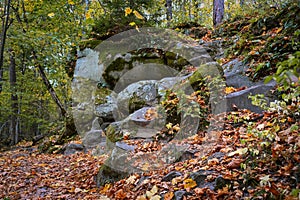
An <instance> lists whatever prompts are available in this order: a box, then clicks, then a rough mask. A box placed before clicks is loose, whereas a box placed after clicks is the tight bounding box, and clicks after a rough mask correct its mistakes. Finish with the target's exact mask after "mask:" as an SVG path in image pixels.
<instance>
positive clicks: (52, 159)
mask: <svg viewBox="0 0 300 200" xmlns="http://www.w3.org/2000/svg"><path fill="white" fill-rule="evenodd" d="M257 116H258V114H255V113H251V112H249V111H247V110H239V111H236V112H231V113H228V114H227V117H226V122H225V125H224V130H220V131H215V135H216V136H217V138H216V143H215V144H214V146H211V147H209V148H206V149H203V147H201V146H202V145H203V144H205V140H206V137H204V135H205V133H201V132H199V133H198V134H197V135H194V136H192V137H189V138H187V139H184V140H183V141H182V143H184V144H189V145H191V147H192V148H194V149H198V150H200V151H199V152H198V153H197V152H196V153H195V154H194V155H193V156H192V157H190V158H187V159H186V160H183V161H181V162H177V163H174V164H169V165H167V166H165V167H164V168H162V169H159V170H155V171H148V170H147V169H145V172H144V173H142V174H132V175H131V176H129V177H128V178H126V179H122V180H120V181H118V182H116V183H113V184H106V185H105V186H103V187H100V188H97V187H96V183H95V180H94V177H95V175H96V174H97V172H98V170H99V168H100V166H101V164H103V162H104V160H105V159H106V157H105V156H103V157H94V156H92V155H91V154H90V153H76V154H72V155H62V154H44V153H39V152H38V151H37V150H36V149H37V148H36V147H34V146H31V143H25V142H23V143H20V144H18V145H17V146H15V147H14V148H13V149H12V150H9V151H4V152H1V153H0V165H1V168H0V198H1V199H161V198H160V197H161V196H163V197H164V199H173V197H174V195H175V196H176V191H185V194H184V197H182V199H253V198H254V199H298V198H299V194H300V193H299V190H300V164H299V163H300V132H299V128H297V127H299V126H300V122H299V120H298V121H295V120H292V119H291V118H289V117H288V116H280V115H278V114H277V113H268V112H266V113H264V115H263V116H262V117H261V118H259V119H258V118H257ZM252 119H253V120H255V121H253V122H252V123H249V121H251V120H252ZM256 119H258V120H256ZM236 120H239V121H236ZM73 142H75V143H80V140H78V141H73ZM159 145H160V144H159V143H153V142H152V143H151V144H150V143H149V144H148V145H145V144H143V145H142V144H138V143H137V146H138V148H136V153H140V154H143V153H144V154H146V153H147V152H153V151H155V150H157V149H159ZM202 152H205V154H203V153H202ZM218 152H219V153H218ZM216 153H217V154H216ZM216 155H221V159H220V157H218V156H216ZM199 170H204V171H210V172H212V173H211V174H210V175H209V176H207V177H206V178H205V181H206V182H207V183H210V182H212V181H214V180H216V178H218V177H220V176H222V180H223V181H225V183H226V184H224V185H223V186H222V188H218V189H216V188H215V189H211V188H210V187H198V186H197V183H196V181H195V180H193V179H191V178H190V174H191V173H192V172H196V171H199ZM174 171H176V172H179V173H181V174H182V175H181V176H178V177H174V178H173V179H171V180H168V181H162V179H163V177H165V176H166V175H167V174H168V173H169V172H174ZM145 177H147V178H146V179H145ZM142 179H144V180H142ZM140 180H141V181H140ZM177 196H178V195H177Z"/></svg>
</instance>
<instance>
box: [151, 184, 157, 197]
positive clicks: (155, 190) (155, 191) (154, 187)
mask: <svg viewBox="0 0 300 200" xmlns="http://www.w3.org/2000/svg"><path fill="white" fill-rule="evenodd" d="M150 192H151V193H152V194H153V195H154V194H156V193H157V192H158V188H157V186H156V185H154V186H153V188H152V189H151V190H150Z"/></svg>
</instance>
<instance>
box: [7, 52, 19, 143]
mask: <svg viewBox="0 0 300 200" xmlns="http://www.w3.org/2000/svg"><path fill="white" fill-rule="evenodd" d="M9 60H10V64H9V83H10V88H11V110H12V114H11V117H10V120H11V122H10V145H15V144H17V143H18V136H19V134H18V128H17V125H18V123H17V116H18V96H17V92H16V82H17V74H16V60H15V54H14V52H13V50H12V49H9Z"/></svg>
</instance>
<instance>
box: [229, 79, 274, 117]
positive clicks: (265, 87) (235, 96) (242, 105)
mask: <svg viewBox="0 0 300 200" xmlns="http://www.w3.org/2000/svg"><path fill="white" fill-rule="evenodd" d="M275 86H276V82H274V81H272V82H270V83H268V84H263V83H262V84H260V85H255V86H252V87H249V88H247V89H245V90H241V91H238V92H234V93H231V94H229V95H227V96H226V97H225V101H226V104H227V111H231V110H232V109H233V105H235V106H236V107H237V108H239V109H248V110H251V111H252V112H256V113H262V111H263V110H262V108H260V107H258V106H255V105H253V104H252V101H251V99H249V96H250V95H257V94H263V95H264V96H265V99H266V100H267V102H268V103H270V102H271V101H273V100H275V97H274V95H272V90H273V89H274V88H275Z"/></svg>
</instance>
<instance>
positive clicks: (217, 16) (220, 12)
mask: <svg viewBox="0 0 300 200" xmlns="http://www.w3.org/2000/svg"><path fill="white" fill-rule="evenodd" d="M223 17H224V0H214V10H213V23H214V26H215V27H216V26H217V25H219V24H220V23H222V20H223Z"/></svg>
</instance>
